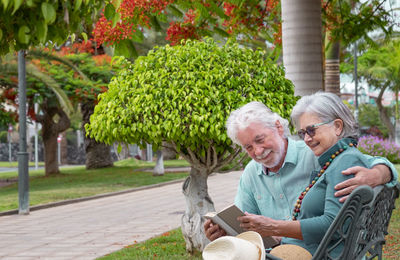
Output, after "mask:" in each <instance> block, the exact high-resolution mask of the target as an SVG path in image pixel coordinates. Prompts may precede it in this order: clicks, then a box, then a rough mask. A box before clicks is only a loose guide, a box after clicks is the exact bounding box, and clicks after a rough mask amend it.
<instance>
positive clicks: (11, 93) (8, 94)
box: [3, 88, 17, 101]
mask: <svg viewBox="0 0 400 260" xmlns="http://www.w3.org/2000/svg"><path fill="white" fill-rule="evenodd" d="M3 97H5V98H6V99H9V100H11V101H15V99H16V98H17V91H16V90H15V89H14V88H8V89H4V90H3Z"/></svg>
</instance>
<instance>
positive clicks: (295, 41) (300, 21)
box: [281, 0, 323, 96]
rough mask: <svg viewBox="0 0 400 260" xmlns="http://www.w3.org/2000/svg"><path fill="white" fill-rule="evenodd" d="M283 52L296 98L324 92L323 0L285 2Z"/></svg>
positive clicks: (283, 3) (287, 75)
mask: <svg viewBox="0 0 400 260" xmlns="http://www.w3.org/2000/svg"><path fill="white" fill-rule="evenodd" d="M281 4H282V48H283V65H284V66H285V68H286V77H287V78H288V79H290V80H291V81H292V82H293V84H294V86H295V95H301V96H303V95H309V94H312V93H315V92H317V91H319V90H322V89H323V78H322V19H321V1H320V0H296V1H292V0H282V1H281Z"/></svg>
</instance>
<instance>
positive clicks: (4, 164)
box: [0, 161, 44, 168]
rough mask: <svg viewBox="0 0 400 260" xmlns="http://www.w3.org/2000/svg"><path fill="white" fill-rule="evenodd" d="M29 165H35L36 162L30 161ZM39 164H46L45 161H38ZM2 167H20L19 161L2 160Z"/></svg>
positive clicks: (0, 163) (0, 164) (0, 165)
mask: <svg viewBox="0 0 400 260" xmlns="http://www.w3.org/2000/svg"><path fill="white" fill-rule="evenodd" d="M29 166H30V167H34V166H35V162H29ZM38 166H44V162H38ZM0 167H2V168H3V167H4V168H7V167H9V168H15V167H18V162H1V161H0Z"/></svg>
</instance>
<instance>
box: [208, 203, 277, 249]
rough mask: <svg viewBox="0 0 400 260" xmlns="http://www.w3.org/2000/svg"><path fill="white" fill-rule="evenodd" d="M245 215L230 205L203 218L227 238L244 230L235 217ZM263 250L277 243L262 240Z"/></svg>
mask: <svg viewBox="0 0 400 260" xmlns="http://www.w3.org/2000/svg"><path fill="white" fill-rule="evenodd" d="M244 215H245V214H244V213H243V212H242V211H241V210H240V209H239V208H238V207H236V205H234V204H233V205H231V206H229V207H227V208H225V209H223V210H221V211H220V212H218V213H216V212H209V213H207V214H206V215H204V217H205V218H207V219H211V220H212V222H214V223H215V224H218V225H219V226H220V227H221V228H222V229H223V230H225V232H226V234H227V235H229V236H236V235H238V234H240V233H242V232H244V231H245V230H244V229H242V228H241V227H240V222H239V221H237V217H239V216H244ZM263 242H264V246H265V248H270V247H273V246H275V245H277V244H278V243H277V241H276V240H275V239H274V238H272V237H264V238H263Z"/></svg>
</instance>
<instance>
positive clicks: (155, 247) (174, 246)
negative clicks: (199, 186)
mask: <svg viewBox="0 0 400 260" xmlns="http://www.w3.org/2000/svg"><path fill="white" fill-rule="evenodd" d="M98 259H101V260H114V259H118V260H120V259H127V260H128V259H138V260H142V259H166V260H167V259H168V260H170V259H171V260H174V259H183V260H184V259H188V260H189V259H190V260H197V259H198V260H200V259H202V258H201V253H200V252H195V254H193V255H190V254H188V253H187V252H186V249H185V241H184V239H183V236H182V232H181V229H180V228H178V229H174V230H171V231H169V232H166V233H164V234H162V235H161V236H159V237H156V238H153V239H149V240H147V241H145V242H143V243H135V244H133V245H130V246H127V247H125V248H124V249H122V250H119V251H117V252H114V253H111V254H109V255H106V256H104V257H100V258H98Z"/></svg>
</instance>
